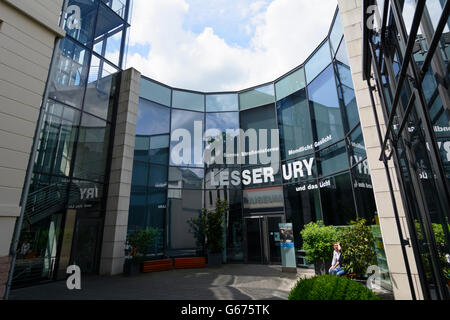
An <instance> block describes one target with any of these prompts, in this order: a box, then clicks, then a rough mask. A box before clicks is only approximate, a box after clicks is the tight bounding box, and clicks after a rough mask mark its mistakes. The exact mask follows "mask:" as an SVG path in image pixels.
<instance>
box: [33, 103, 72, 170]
mask: <svg viewBox="0 0 450 320" xmlns="http://www.w3.org/2000/svg"><path fill="white" fill-rule="evenodd" d="M79 121H80V112H79V111H77V110H74V109H72V108H69V107H65V106H63V105H61V104H58V103H54V102H51V101H48V102H47V105H46V107H45V115H44V120H43V124H42V132H41V138H40V141H39V144H38V149H37V156H36V162H35V167H34V171H35V172H43V173H53V174H57V175H64V176H69V174H70V165H71V162H72V157H73V149H74V144H75V138H76V134H77V130H78V124H79Z"/></svg>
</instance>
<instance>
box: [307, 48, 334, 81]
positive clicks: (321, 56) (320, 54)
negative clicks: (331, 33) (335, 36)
mask: <svg viewBox="0 0 450 320" xmlns="http://www.w3.org/2000/svg"><path fill="white" fill-rule="evenodd" d="M330 63H331V54H330V45H329V43H328V41H327V42H325V43H324V44H323V45H322V46H321V47H320V48H319V50H317V51H316V53H314V55H313V56H312V57H311V58H310V59H309V60H308V62H306V68H305V71H306V80H307V81H308V83H311V81H313V80H314V78H315V77H316V76H317V75H318V74H319V73H321V72H322V70H323V69H325V67H326V66H328V65H329V64H330Z"/></svg>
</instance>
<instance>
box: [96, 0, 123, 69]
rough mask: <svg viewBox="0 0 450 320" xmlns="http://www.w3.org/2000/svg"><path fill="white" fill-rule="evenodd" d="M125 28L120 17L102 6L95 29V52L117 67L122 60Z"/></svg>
mask: <svg viewBox="0 0 450 320" xmlns="http://www.w3.org/2000/svg"><path fill="white" fill-rule="evenodd" d="M123 26H124V25H123V20H122V19H121V18H120V17H118V16H117V15H116V14H115V13H114V12H112V11H111V10H110V9H109V8H108V7H106V6H105V5H103V4H101V5H100V7H99V12H98V17H97V25H96V28H95V37H94V51H95V52H97V53H98V54H100V55H101V56H103V57H105V58H108V60H109V61H111V62H112V63H114V64H115V65H118V64H119V60H120V47H121V43H122V35H123V31H122V30H123Z"/></svg>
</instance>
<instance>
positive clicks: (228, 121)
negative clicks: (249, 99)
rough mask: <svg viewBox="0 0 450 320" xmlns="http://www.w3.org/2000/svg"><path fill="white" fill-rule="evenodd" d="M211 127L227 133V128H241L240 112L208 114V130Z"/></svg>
mask: <svg viewBox="0 0 450 320" xmlns="http://www.w3.org/2000/svg"><path fill="white" fill-rule="evenodd" d="M209 129H218V130H219V131H222V132H225V133H226V131H227V130H236V129H239V114H238V113H237V112H226V113H210V114H207V115H206V130H209ZM235 136H237V134H235Z"/></svg>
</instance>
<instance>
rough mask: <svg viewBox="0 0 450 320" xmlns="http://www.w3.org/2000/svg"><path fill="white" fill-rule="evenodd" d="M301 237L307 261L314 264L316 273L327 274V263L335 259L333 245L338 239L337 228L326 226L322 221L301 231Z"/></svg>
mask: <svg viewBox="0 0 450 320" xmlns="http://www.w3.org/2000/svg"><path fill="white" fill-rule="evenodd" d="M301 236H302V239H303V250H305V252H306V259H307V260H308V261H311V262H314V265H315V267H316V273H320V274H324V273H326V271H327V270H328V269H327V266H326V261H329V260H330V259H331V257H333V243H334V242H336V240H337V237H338V232H337V229H336V227H334V226H324V225H323V222H322V221H318V222H317V223H316V222H310V223H308V224H307V225H305V227H304V229H303V230H302V231H301Z"/></svg>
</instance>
